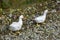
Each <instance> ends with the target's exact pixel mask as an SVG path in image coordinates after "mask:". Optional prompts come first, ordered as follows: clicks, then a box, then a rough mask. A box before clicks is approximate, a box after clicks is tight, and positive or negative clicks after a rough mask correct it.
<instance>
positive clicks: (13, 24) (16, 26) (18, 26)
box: [9, 15, 23, 31]
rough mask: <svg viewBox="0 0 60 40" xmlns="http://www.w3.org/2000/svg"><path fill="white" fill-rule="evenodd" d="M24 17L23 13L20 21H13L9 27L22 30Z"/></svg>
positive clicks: (13, 29)
mask: <svg viewBox="0 0 60 40" xmlns="http://www.w3.org/2000/svg"><path fill="white" fill-rule="evenodd" d="M22 18H23V15H21V16H20V17H19V21H18V22H13V23H12V24H10V27H9V29H10V30H12V31H17V30H20V29H21V27H22V25H23V21H22Z"/></svg>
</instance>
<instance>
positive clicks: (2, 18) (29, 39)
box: [0, 1, 60, 40]
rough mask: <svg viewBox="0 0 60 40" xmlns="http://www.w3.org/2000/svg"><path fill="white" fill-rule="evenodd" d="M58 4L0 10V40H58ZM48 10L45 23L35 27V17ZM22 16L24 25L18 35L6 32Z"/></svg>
mask: <svg viewBox="0 0 60 40" xmlns="http://www.w3.org/2000/svg"><path fill="white" fill-rule="evenodd" d="M59 5H60V3H57V2H55V1H51V2H49V3H48V2H44V3H43V2H41V3H36V4H32V5H30V6H27V7H24V8H21V9H0V40H60V6H59ZM45 9H48V10H49V12H48V14H47V18H46V21H45V22H44V23H42V24H39V25H36V23H34V22H33V20H32V19H33V18H34V17H35V16H39V15H42V14H43V13H42V12H43V11H44V10H45ZM21 14H23V15H24V17H25V18H24V19H23V21H24V25H23V27H22V29H21V30H20V31H19V32H20V33H19V35H14V34H11V32H10V30H8V28H9V25H10V24H11V23H12V22H13V21H18V17H19V15H21Z"/></svg>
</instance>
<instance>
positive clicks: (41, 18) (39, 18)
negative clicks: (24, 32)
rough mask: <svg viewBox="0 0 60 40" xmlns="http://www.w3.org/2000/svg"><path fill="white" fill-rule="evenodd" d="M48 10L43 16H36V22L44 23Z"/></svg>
mask: <svg viewBox="0 0 60 40" xmlns="http://www.w3.org/2000/svg"><path fill="white" fill-rule="evenodd" d="M47 12H48V10H45V11H44V14H43V15H42V16H38V17H36V18H35V19H34V20H35V21H36V23H43V22H44V21H45V19H46V15H47Z"/></svg>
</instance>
